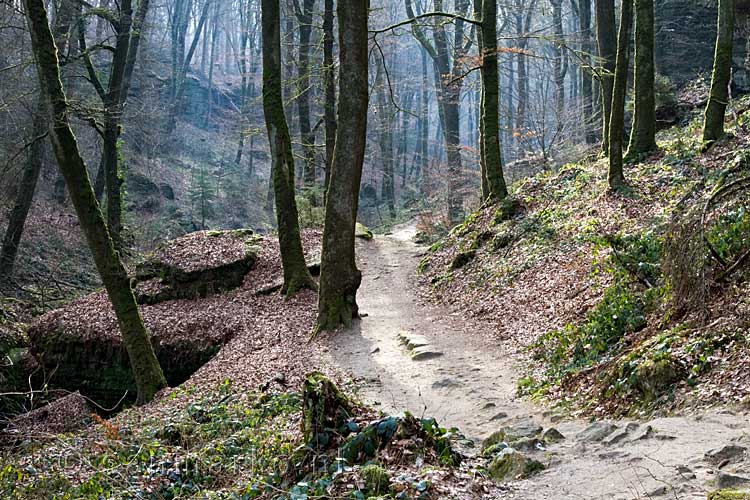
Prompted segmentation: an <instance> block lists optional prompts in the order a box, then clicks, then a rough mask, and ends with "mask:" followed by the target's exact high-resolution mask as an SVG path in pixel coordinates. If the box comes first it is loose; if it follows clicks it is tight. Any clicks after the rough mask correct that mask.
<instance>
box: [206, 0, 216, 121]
mask: <svg viewBox="0 0 750 500" xmlns="http://www.w3.org/2000/svg"><path fill="white" fill-rule="evenodd" d="M218 37H219V2H216V3H215V4H214V13H213V19H212V22H211V47H210V48H209V56H208V103H207V105H206V120H205V122H204V126H205V127H208V126H209V124H210V122H211V111H212V108H213V103H214V95H213V87H214V66H215V61H216V40H217V39H218Z"/></svg>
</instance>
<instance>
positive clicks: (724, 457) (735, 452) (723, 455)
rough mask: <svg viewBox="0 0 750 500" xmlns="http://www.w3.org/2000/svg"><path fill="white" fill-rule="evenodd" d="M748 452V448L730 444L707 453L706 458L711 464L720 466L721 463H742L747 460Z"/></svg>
mask: <svg viewBox="0 0 750 500" xmlns="http://www.w3.org/2000/svg"><path fill="white" fill-rule="evenodd" d="M746 452H747V448H745V447H744V446H738V445H736V444H729V445H726V446H722V447H721V448H716V449H713V450H709V451H707V452H706V454H705V455H704V458H705V459H706V462H708V463H709V464H711V465H715V466H718V465H719V464H721V463H731V462H738V461H742V460H743V459H744V458H745V453H746Z"/></svg>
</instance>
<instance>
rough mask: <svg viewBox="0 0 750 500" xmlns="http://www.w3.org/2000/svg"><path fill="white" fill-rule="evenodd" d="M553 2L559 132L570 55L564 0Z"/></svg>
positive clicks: (554, 67)
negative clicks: (566, 43)
mask: <svg viewBox="0 0 750 500" xmlns="http://www.w3.org/2000/svg"><path fill="white" fill-rule="evenodd" d="M550 3H551V4H552V27H553V29H554V33H555V40H554V54H555V58H554V62H553V77H554V80H555V121H556V122H557V123H556V128H557V134H558V135H559V134H560V132H561V131H562V128H563V124H564V123H563V122H564V113H565V75H566V74H567V72H568V57H567V55H566V53H565V50H564V45H565V40H564V32H563V20H562V0H550Z"/></svg>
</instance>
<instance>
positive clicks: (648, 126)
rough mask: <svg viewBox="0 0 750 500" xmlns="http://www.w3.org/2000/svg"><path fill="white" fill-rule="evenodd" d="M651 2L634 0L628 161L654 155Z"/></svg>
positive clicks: (653, 73) (654, 99)
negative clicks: (632, 110) (632, 79)
mask: <svg viewBox="0 0 750 500" xmlns="http://www.w3.org/2000/svg"><path fill="white" fill-rule="evenodd" d="M654 77H655V70H654V0H635V95H634V100H635V112H634V115H633V128H632V130H631V132H630V144H629V146H628V153H627V155H626V157H627V158H633V157H635V156H638V155H643V154H647V153H651V152H653V151H656V149H657V147H656V96H655V93H654Z"/></svg>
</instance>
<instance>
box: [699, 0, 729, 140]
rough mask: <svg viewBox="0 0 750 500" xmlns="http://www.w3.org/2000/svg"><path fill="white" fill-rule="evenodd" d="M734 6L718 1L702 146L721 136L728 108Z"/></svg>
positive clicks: (725, 1)
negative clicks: (712, 64) (709, 88)
mask: <svg viewBox="0 0 750 500" xmlns="http://www.w3.org/2000/svg"><path fill="white" fill-rule="evenodd" d="M734 3H735V0H719V14H718V17H717V20H716V28H717V31H716V48H715V51H714V68H713V72H712V73H711V92H710V94H709V96H708V105H707V106H706V112H705V115H704V121H703V142H704V143H706V145H711V144H712V143H714V142H716V141H717V140H719V139H721V138H722V137H723V136H724V113H725V112H726V109H727V105H728V104H729V79H730V77H731V75H732V46H733V41H734Z"/></svg>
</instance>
